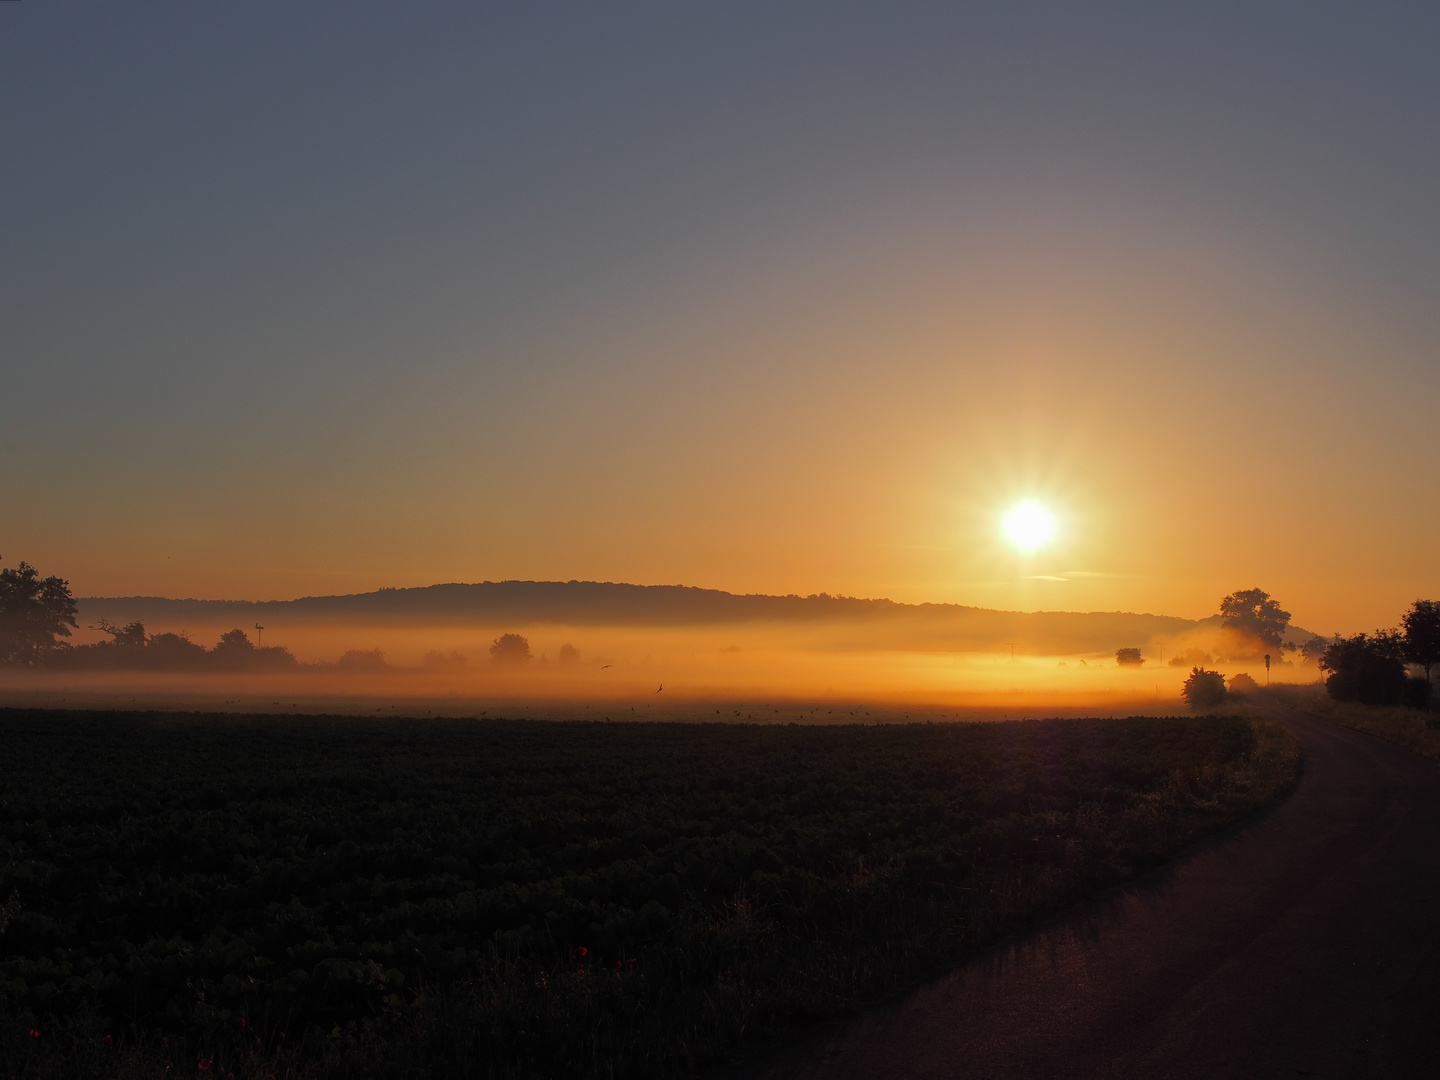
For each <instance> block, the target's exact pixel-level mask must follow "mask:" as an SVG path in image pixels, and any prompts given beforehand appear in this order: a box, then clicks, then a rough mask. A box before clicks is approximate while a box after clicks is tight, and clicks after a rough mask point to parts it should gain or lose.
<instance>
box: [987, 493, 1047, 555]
mask: <svg viewBox="0 0 1440 1080" xmlns="http://www.w3.org/2000/svg"><path fill="white" fill-rule="evenodd" d="M1000 530H1001V532H1003V533H1004V534H1005V539H1006V540H1008V541H1010V543H1011V544H1013V545H1014V546H1015V547H1017V548H1018V549H1020V550H1021V551H1023V552H1024V553H1025V554H1027V555H1028V554H1030V553H1031V552H1032V551H1036V550H1038V549H1039V548H1041V547H1044V546H1045V544H1046V543H1048V542H1049V541H1050V538H1051V537H1053V536H1054V535H1055V515H1054V514H1052V513H1050V511H1049V510H1046V509H1045V508H1044V507H1043V506H1041V505H1040V504H1039V503H1034V502H1023V503H1020V504H1019V505H1018V506H1014V507H1011V509H1010V510H1009V511H1008V512H1007V513H1006V514H1005V517H1004V519H1003V520H1002V521H1001V522H1000Z"/></svg>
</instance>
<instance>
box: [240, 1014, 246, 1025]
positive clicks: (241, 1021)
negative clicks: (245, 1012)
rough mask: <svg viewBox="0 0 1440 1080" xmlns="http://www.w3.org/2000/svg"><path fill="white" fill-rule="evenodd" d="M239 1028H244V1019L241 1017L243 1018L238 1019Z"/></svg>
mask: <svg viewBox="0 0 1440 1080" xmlns="http://www.w3.org/2000/svg"><path fill="white" fill-rule="evenodd" d="M240 1026H241V1027H244V1026H245V1017H243V1016H242V1017H240Z"/></svg>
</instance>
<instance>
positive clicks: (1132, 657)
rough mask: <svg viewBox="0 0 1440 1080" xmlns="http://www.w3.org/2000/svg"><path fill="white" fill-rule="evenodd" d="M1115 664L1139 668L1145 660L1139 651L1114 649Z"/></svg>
mask: <svg viewBox="0 0 1440 1080" xmlns="http://www.w3.org/2000/svg"><path fill="white" fill-rule="evenodd" d="M1115 663H1117V664H1119V665H1120V666H1121V667H1139V666H1140V665H1141V664H1143V663H1145V658H1144V657H1143V656H1141V655H1140V650H1139V649H1116V650H1115Z"/></svg>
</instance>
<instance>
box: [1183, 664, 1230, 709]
mask: <svg viewBox="0 0 1440 1080" xmlns="http://www.w3.org/2000/svg"><path fill="white" fill-rule="evenodd" d="M1180 695H1181V696H1182V697H1183V698H1184V699H1185V704H1187V705H1189V706H1190V707H1191V708H1192V709H1212V708H1214V707H1215V706H1216V705H1219V704H1220V703H1221V702H1222V701H1224V700H1225V676H1224V675H1221V674H1220V673H1219V672H1218V671H1206V670H1205V669H1204V668H1203V667H1194V668H1191V669H1190V675H1189V677H1188V678H1187V679H1186V680H1185V685H1184V686H1183V687H1182V688H1181V690H1180Z"/></svg>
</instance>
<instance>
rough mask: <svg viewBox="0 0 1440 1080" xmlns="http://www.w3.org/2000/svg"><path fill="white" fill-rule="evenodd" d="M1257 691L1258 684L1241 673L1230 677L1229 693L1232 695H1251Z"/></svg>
mask: <svg viewBox="0 0 1440 1080" xmlns="http://www.w3.org/2000/svg"><path fill="white" fill-rule="evenodd" d="M1259 689H1260V684H1259V683H1257V682H1256V681H1255V680H1254V679H1252V678H1251V677H1250V676H1249V675H1247V674H1245V672H1243V671H1240V672H1236V673H1235V674H1234V675H1231V676H1230V693H1232V694H1251V693H1254V692H1255V691H1256V690H1259Z"/></svg>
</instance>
